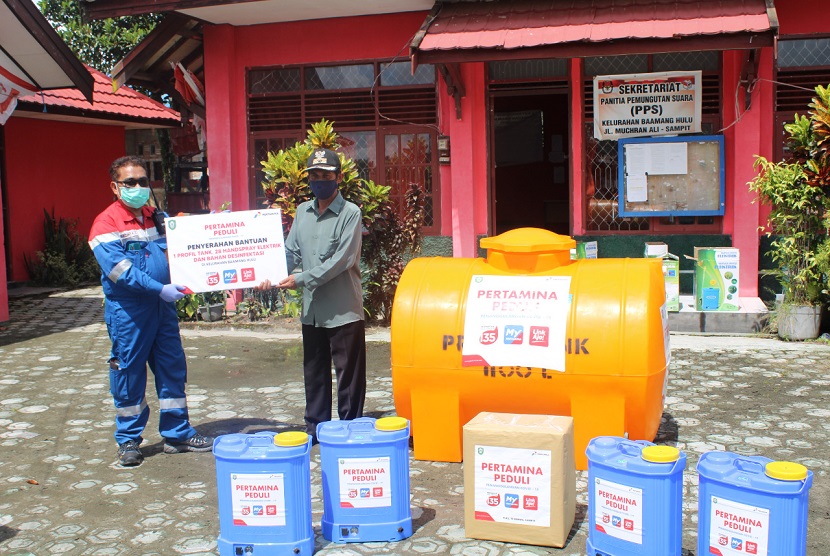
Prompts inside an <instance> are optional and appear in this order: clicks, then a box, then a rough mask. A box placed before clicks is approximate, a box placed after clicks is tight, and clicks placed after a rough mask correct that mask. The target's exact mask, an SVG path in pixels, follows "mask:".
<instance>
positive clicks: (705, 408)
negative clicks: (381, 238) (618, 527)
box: [0, 288, 830, 556]
mask: <svg viewBox="0 0 830 556" xmlns="http://www.w3.org/2000/svg"><path fill="white" fill-rule="evenodd" d="M101 299H102V298H101V293H100V288H90V289H86V290H75V291H72V292H63V293H53V294H51V295H45V294H41V295H39V296H22V297H15V298H13V299H12V300H11V321H10V323H8V324H7V325H5V326H4V327H2V328H0V369H2V373H0V554H4V555H6V554H8V555H10V556H24V555H25V556H32V555H36V556H42V555H69V556H74V555H97V556H104V555H122V554H124V555H176V554H192V555H213V554H216V553H217V552H216V549H217V542H216V538H217V535H218V534H219V517H218V509H217V508H218V502H217V494H216V482H215V479H216V477H215V467H214V461H213V457H212V455H211V454H204V453H203V454H192V453H187V454H179V455H172V456H171V455H165V454H163V453H161V446H162V442H161V438H160V437H159V435H158V433H157V432H156V430H155V429H156V427H157V423H158V421H157V416H156V415H153V416H152V417H151V420H150V423H149V425H148V427H147V431H146V434H145V442H144V445H143V447H142V448H143V450H144V452H145V454H146V456H147V459H146V461H145V463H144V464H143V465H141V466H140V467H138V468H131V469H125V468H121V467H119V466H118V465H117V463H116V445H115V442H114V440H113V436H112V435H113V431H114V427H113V408H112V401H111V398H110V395H109V386H108V382H107V381H108V375H107V372H106V364H105V361H106V359H107V357H108V352H109V340H108V339H107V334H106V329H105V327H104V325H103V323H102V320H101V319H102V308H101ZM298 337H299V330H298V325H297V324H296V323H290V322H289V323H287V324H285V325H283V326H281V327H268V328H266V329H262V330H259V331H251V330H247V329H246V330H230V329H227V328H222V327H220V326H213V327H210V328H205V327H184V328H183V342H184V346H185V350H186V353H187V357H188V363H189V384H188V402H189V405H190V412H191V420H192V422H193V423H194V424H195V425H196V427H197V428H198V429H199V430H200V431H202V432H205V433H208V434H226V433H232V432H246V433H250V432H257V431H263V430H270V431H276V432H280V431H284V430H298V429H300V428H302V413H303V404H304V395H303V385H302V380H301V373H300V362H301V350H302V348H301V345H300V343H299V342H298V341H297V338H298ZM369 337H370V340H371V341H370V344H369V377H368V386H369V387H368V395H367V400H366V409H367V414H368V415H370V416H373V417H381V416H386V415H392V414H394V406H393V402H392V393H391V378H390V363H389V343H388V330H386V331H384V330H383V329H379V330H372V331H371V332H370V335H369ZM672 346H673V348H672V363H671V378H670V381H669V386H668V398H667V400H666V409H665V412H664V415H663V425H662V426H661V428H660V431H659V433H658V437H657V439H656V441H657V442H658V443H662V444H668V445H672V446H677V447H678V448H680V449H681V450H683V451H684V452H685V453H686V454H687V456H688V466H687V469H686V472H685V473H684V523H683V548H684V556H694V555H697V556H703V555H702V554H697V546H696V544H697V487H698V477H697V473H696V472H695V465H696V464H697V461H698V459H699V457H700V455H701V454H703V453H705V452H707V451H710V450H729V451H732V452H735V453H738V454H745V455H764V456H767V457H770V458H773V459H783V460H790V461H795V462H799V463H802V464H804V465H806V466H807V467H808V468H809V469H811V470H812V471H813V473H814V474H815V480H814V486H813V488H812V490H811V493H810V506H809V519H808V527H809V532H808V548H807V554H808V555H820V554H827V553H828V552H830V486H828V470H829V469H830V442H828V440H830V419H828V417H830V346H828V345H826V344H822V343H785V342H780V341H778V340H776V339H771V338H764V337H755V338H745V337H741V338H739V337H704V336H682V335H672ZM152 392H154V390H153V386H152V383H151V384H150V385H148V402H149V404H150V406H151V407H152V408H154V409H155V408H157V407H158V403H157V401H156V399H155V394H153V393H152ZM311 467H312V509H313V520H314V531H315V548H316V553H317V554H321V555H329V556H334V555H337V556H346V555H372V554H450V555H465V556H502V555H505V556H506V555H512V556H522V555H541V554H561V555H578V554H584V553H585V552H584V551H585V541H586V538H587V531H588V523H587V519H586V512H587V501H588V500H587V491H586V484H587V473H585V472H577V515H576V521H575V524H574V528H573V530H572V532H571V536H570V538H569V541H568V544H567V545H566V546H565V547H564V548H563V549H554V548H547V547H534V546H526V545H520V544H509V543H499V542H491V541H483V540H474V539H468V538H466V537H465V536H464V523H463V505H464V504H463V495H464V486H463V478H462V468H463V464H459V463H442V462H427V461H417V460H414V459H413V460H411V496H412V499H411V506H412V515H413V519H414V534H413V535H412V537H411V538H410V539H408V540H405V541H403V542H400V543H367V544H350V545H339V544H334V543H330V542H328V541H326V540H325V539H323V537H322V535H321V532H320V518H321V515H322V494H321V485H320V454H319V448H317V447H315V448H313V449H312V454H311Z"/></svg>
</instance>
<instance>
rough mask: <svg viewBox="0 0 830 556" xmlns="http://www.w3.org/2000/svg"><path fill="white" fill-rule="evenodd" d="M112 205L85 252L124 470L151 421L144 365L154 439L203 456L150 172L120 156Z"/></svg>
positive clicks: (176, 289)
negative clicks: (103, 331) (97, 273)
mask: <svg viewBox="0 0 830 556" xmlns="http://www.w3.org/2000/svg"><path fill="white" fill-rule="evenodd" d="M110 178H111V179H112V181H111V182H110V188H111V189H112V192H113V193H114V194H115V196H116V198H117V199H116V201H115V202H113V203H112V204H111V205H110V206H109V207H107V208H106V210H104V211H103V212H102V213H101V214H99V215H98V216H97V217H96V218H95V221H94V222H93V224H92V230H91V231H90V233H89V237H90V241H89V246H90V247H91V248H92V252H93V253H94V254H95V258H96V259H97V260H98V265H99V266H100V267H101V284H102V285H103V290H104V297H105V298H106V301H105V303H104V320H105V322H106V323H107V331H108V332H109V336H110V340H111V341H112V354H111V355H110V360H109V373H110V392H111V393H112V397H113V400H114V401H115V429H116V430H115V440H116V441H117V442H118V459H119V462H120V463H121V465H124V466H133V465H139V464H141V462H142V461H143V460H144V456H143V455H142V453H141V449H140V447H139V446H140V445H141V441H142V438H141V433H142V431H143V430H144V427H145V426H146V425H147V419H148V418H149V417H150V409H149V408H148V407H147V401H146V400H145V397H144V396H145V389H146V387H147V365H148V364H149V365H150V369H151V370H152V371H153V374H154V375H155V381H156V392H157V394H158V400H159V414H160V416H159V433H161V436H162V437H163V438H164V452H165V453H167V454H176V453H179V452H208V451H210V450H211V449H212V448H213V441H214V439H213V438H211V437H209V436H204V435H201V434H199V433H197V432H196V430H195V429H194V428H193V427H192V426H190V423H189V422H188V415H187V398H186V396H185V383H186V382H187V364H186V362H185V356H184V349H183V348H182V341H181V337H180V336H179V321H178V318H177V316H176V305H175V303H174V302H175V301H176V300H177V299H181V298H182V297H184V294H183V293H182V290H183V289H184V288H183V287H182V286H177V285H175V284H171V283H170V269H169V266H168V264H167V254H166V250H167V239H166V238H165V235H164V228H163V226H161V224H159V226H156V224H155V223H154V218H153V213H154V209H153V208H152V207H150V206H149V205H148V204H147V202H148V200H149V196H150V187H149V185H150V184H149V180H148V178H147V166H146V163H145V162H144V160H143V159H141V158H138V157H135V156H125V157H122V158H119V159H117V160H115V161H114V162H113V163H112V166H111V167H110Z"/></svg>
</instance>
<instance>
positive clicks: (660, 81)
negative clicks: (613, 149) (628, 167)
mask: <svg viewBox="0 0 830 556" xmlns="http://www.w3.org/2000/svg"><path fill="white" fill-rule="evenodd" d="M701 79H702V74H701V72H700V71H686V72H681V71H669V72H662V73H643V74H631V75H597V76H596V77H594V138H595V139H599V140H603V141H606V140H617V139H622V138H625V137H651V136H655V135H677V134H679V133H699V132H700V129H701V128H700V114H701V101H702V87H703V86H702V83H701Z"/></svg>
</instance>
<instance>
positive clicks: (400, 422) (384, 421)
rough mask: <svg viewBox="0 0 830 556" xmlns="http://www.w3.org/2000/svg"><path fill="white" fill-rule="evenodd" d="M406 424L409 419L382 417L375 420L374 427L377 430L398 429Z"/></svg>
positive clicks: (401, 428)
mask: <svg viewBox="0 0 830 556" xmlns="http://www.w3.org/2000/svg"><path fill="white" fill-rule="evenodd" d="M408 424H409V421H407V420H406V419H404V418H403V417H383V418H381V419H378V420H377V421H375V428H376V429H377V430H379V431H400V430H403V429H405V428H406V425H408Z"/></svg>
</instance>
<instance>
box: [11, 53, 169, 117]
mask: <svg viewBox="0 0 830 556" xmlns="http://www.w3.org/2000/svg"><path fill="white" fill-rule="evenodd" d="M86 68H87V69H88V70H89V73H91V74H92V77H93V78H94V79H95V87H94V89H93V93H92V102H91V103H90V102H89V101H87V100H86V99H85V98H84V96H83V95H82V94H81V92H80V91H79V90H78V89H52V90H48V91H43V94H42V95H41V93H37V94H35V95H30V96H26V97H21V98H20V99H18V101H19V102H29V103H33V104H39V105H43V104H46V109H47V111H48V109H49V107H51V106H58V107H61V108H67V109H75V110H79V111H84V112H87V113H90V112H91V113H94V114H96V115H99V116H105V115H112V116H121V117H125V118H130V119H133V120H134V119H136V118H138V119H150V120H169V122H170V124H171V125H177V124H178V123H179V120H180V117H179V113H178V112H176V111H175V110H172V109H170V108H168V107H166V106H164V105H163V104H161V103H160V102H157V101H155V100H153V99H151V98H150V97H148V96H146V95H143V94H141V93H139V92H137V91H134V90H133V89H131V88H129V87H120V88H119V89H118V90H117V91H116V92H113V91H112V80H111V79H110V78H109V77H108V76H107V75H106V74H104V73H101V72H100V71H98V70H96V69H93V68H91V67H89V66H86Z"/></svg>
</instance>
